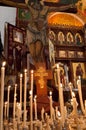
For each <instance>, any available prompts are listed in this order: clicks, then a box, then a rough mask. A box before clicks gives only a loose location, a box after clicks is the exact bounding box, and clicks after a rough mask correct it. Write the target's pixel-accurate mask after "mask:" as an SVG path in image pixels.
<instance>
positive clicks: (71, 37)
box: [67, 32, 74, 43]
mask: <svg viewBox="0 0 86 130" xmlns="http://www.w3.org/2000/svg"><path fill="white" fill-rule="evenodd" d="M73 41H74V40H73V35H72V33H71V32H68V33H67V42H68V43H72V42H73Z"/></svg>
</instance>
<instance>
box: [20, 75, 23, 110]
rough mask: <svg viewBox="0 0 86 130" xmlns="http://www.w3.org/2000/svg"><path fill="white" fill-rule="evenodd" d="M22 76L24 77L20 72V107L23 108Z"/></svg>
mask: <svg viewBox="0 0 86 130" xmlns="http://www.w3.org/2000/svg"><path fill="white" fill-rule="evenodd" d="M22 78H23V74H20V107H21V110H22Z"/></svg>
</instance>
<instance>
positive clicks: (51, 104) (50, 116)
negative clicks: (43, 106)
mask: <svg viewBox="0 0 86 130" xmlns="http://www.w3.org/2000/svg"><path fill="white" fill-rule="evenodd" d="M50 117H51V119H52V92H51V91H50Z"/></svg>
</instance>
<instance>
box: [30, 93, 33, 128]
mask: <svg viewBox="0 0 86 130" xmlns="http://www.w3.org/2000/svg"><path fill="white" fill-rule="evenodd" d="M30 130H33V98H32V91H30Z"/></svg>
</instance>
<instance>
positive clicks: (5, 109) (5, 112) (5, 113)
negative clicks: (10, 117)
mask: <svg viewBox="0 0 86 130" xmlns="http://www.w3.org/2000/svg"><path fill="white" fill-rule="evenodd" d="M4 105H5V106H4V117H5V120H6V119H7V102H5V104H4Z"/></svg>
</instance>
